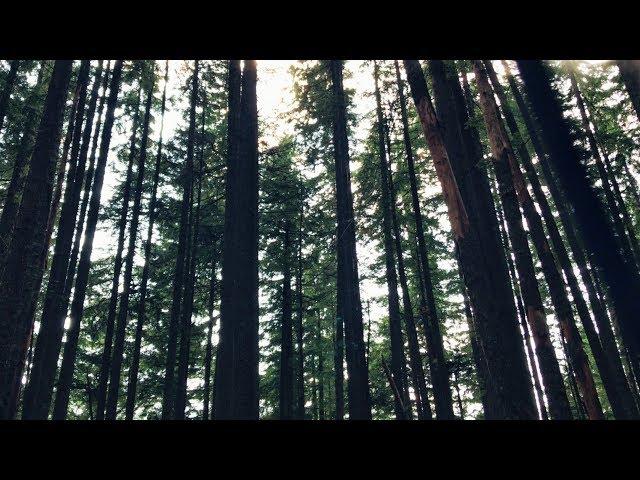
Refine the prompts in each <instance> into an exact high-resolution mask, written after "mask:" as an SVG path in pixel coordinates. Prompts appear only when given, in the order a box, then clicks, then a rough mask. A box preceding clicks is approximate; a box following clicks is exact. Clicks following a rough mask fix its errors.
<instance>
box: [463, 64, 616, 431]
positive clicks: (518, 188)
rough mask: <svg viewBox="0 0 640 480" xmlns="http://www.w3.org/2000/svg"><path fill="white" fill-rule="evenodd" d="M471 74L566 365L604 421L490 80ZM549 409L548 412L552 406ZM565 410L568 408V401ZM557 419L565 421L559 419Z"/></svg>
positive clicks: (592, 411)
mask: <svg viewBox="0 0 640 480" xmlns="http://www.w3.org/2000/svg"><path fill="white" fill-rule="evenodd" d="M473 70H474V73H475V77H476V81H477V84H478V90H479V94H480V95H479V97H480V105H481V107H482V114H483V117H484V120H485V124H486V127H487V133H488V136H489V144H490V146H491V151H492V153H493V156H494V161H495V165H496V170H498V167H499V168H505V169H507V170H508V171H510V173H511V175H510V176H509V177H510V178H511V185H512V187H511V186H509V187H508V188H514V189H515V193H516V197H517V199H518V202H519V203H520V206H521V207H522V211H523V213H524V216H525V218H526V220H527V225H528V227H529V232H530V234H531V240H532V243H533V245H534V247H535V249H536V252H537V254H538V258H539V259H540V263H541V264H542V271H543V273H544V277H545V279H546V281H547V284H548V286H549V293H550V295H551V301H552V303H553V306H554V310H555V315H556V319H557V320H558V323H559V324H560V330H561V333H562V335H563V336H564V338H565V341H566V342H567V352H568V354H569V361H570V362H572V366H573V367H574V371H575V374H576V381H577V383H578V387H579V388H580V392H581V394H582V395H583V398H584V401H585V405H586V407H587V412H588V415H589V418H590V419H594V420H595V419H601V418H603V413H602V406H601V405H600V400H599V399H598V393H597V391H596V388H595V383H594V380H593V375H592V373H591V369H590V367H589V360H588V357H587V355H586V353H585V351H584V348H583V345H582V339H581V337H580V333H579V331H578V329H577V326H576V324H575V320H574V318H573V312H572V311H571V304H570V303H569V299H568V297H567V292H566V290H565V286H564V282H563V279H562V276H561V274H560V271H559V270H558V267H557V265H556V263H555V259H554V258H553V254H552V253H551V249H550V247H549V244H548V242H547V238H546V235H545V232H544V228H543V226H542V220H541V218H540V215H539V214H538V212H537V211H536V209H535V206H534V204H533V200H532V199H531V196H530V195H529V192H528V190H527V187H526V185H525V182H524V178H523V176H522V172H521V171H520V166H519V165H518V162H517V160H516V158H515V155H514V153H513V148H512V147H511V142H510V140H509V137H508V136H507V132H506V130H505V128H504V125H503V123H502V119H501V118H500V113H499V112H498V107H497V105H496V103H495V99H494V97H493V92H492V91H491V86H490V85H489V79H488V78H487V75H486V72H485V70H484V68H483V66H482V63H481V62H480V61H479V60H474V62H473ZM505 175H506V174H505ZM535 335H537V332H535V331H534V336H535ZM543 375H544V374H543ZM558 387H560V386H558ZM550 395H558V392H557V391H549V389H548V391H547V396H550ZM565 397H566V393H565ZM549 407H550V409H551V404H550V405H549ZM566 407H567V408H568V401H567V404H566ZM554 409H555V408H554ZM561 414H566V412H557V411H556V413H553V412H552V416H553V417H554V418H556V415H561ZM557 418H567V417H559V416H558V417H557Z"/></svg>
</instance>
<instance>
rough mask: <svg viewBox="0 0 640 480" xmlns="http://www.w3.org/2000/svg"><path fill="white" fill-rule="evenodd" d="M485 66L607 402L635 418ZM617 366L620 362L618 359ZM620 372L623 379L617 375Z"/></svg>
mask: <svg viewBox="0 0 640 480" xmlns="http://www.w3.org/2000/svg"><path fill="white" fill-rule="evenodd" d="M484 64H485V66H486V68H487V73H488V74H489V78H490V79H491V83H492V84H493V88H494V91H495V93H496V94H497V96H498V99H499V100H500V104H501V110H502V113H503V115H504V118H505V121H506V123H507V126H508V127H509V130H510V131H511V134H512V136H513V139H514V142H515V144H516V147H517V151H518V155H519V157H520V160H521V161H522V163H523V166H524V169H525V172H526V174H527V178H528V180H529V184H530V185H531V188H532V190H533V194H534V196H535V199H536V201H537V203H538V206H539V207H540V211H541V212H542V217H543V218H544V221H545V224H546V226H547V232H548V233H549V237H550V239H551V244H552V246H553V251H554V253H555V254H556V258H557V259H558V262H559V264H560V267H561V268H562V271H563V272H564V274H565V277H566V279H567V283H568V285H569V289H570V291H571V295H572V297H573V302H574V304H575V306H576V310H577V312H578V316H579V317H580V321H581V322H582V325H583V327H584V330H585V333H586V335H587V340H588V342H589V347H590V348H591V352H592V353H593V356H594V359H595V361H596V366H597V367H598V371H599V372H600V376H601V377H602V381H603V384H604V386H605V390H606V393H607V397H608V398H609V402H610V404H611V407H612V409H613V412H614V415H615V416H616V418H622V419H624V418H633V417H635V416H637V414H638V413H637V411H636V407H635V404H634V401H633V397H632V396H631V392H630V391H629V389H628V387H627V384H626V379H625V378H624V372H622V370H621V369H620V370H617V369H616V366H615V363H616V362H615V360H614V359H608V358H607V357H606V356H605V353H604V351H603V345H602V344H601V341H600V338H599V337H598V333H597V332H596V330H595V328H594V325H593V323H592V319H591V315H590V314H589V309H588V307H587V304H586V302H585V299H584V297H583V294H582V291H581V290H580V287H579V284H578V279H577V278H576V275H575V274H574V272H573V266H572V263H571V260H570V259H569V253H568V252H567V249H566V247H565V245H564V243H563V241H562V237H561V236H560V232H559V230H558V226H557V224H556V221H555V219H554V217H553V214H552V212H551V207H550V205H549V202H548V201H547V198H546V197H545V195H544V192H543V191H542V186H541V184H540V180H539V178H538V175H537V173H536V171H535V167H534V166H533V162H532V161H531V156H530V155H529V151H528V150H527V148H526V145H525V143H524V140H523V138H522V136H521V135H520V131H519V129H518V125H517V123H516V120H515V117H514V116H513V113H512V112H511V109H510V108H509V104H508V102H507V97H506V95H505V92H504V90H503V88H502V85H501V84H500V82H499V81H498V78H497V75H496V73H495V71H494V70H493V66H492V65H491V62H490V61H488V60H485V61H484ZM536 142H537V140H536ZM542 156H544V155H542ZM587 273H588V272H587ZM594 316H595V315H594ZM616 357H617V355H616ZM617 363H619V360H618V362H617ZM620 366H621V365H620ZM621 373H622V376H620V374H621Z"/></svg>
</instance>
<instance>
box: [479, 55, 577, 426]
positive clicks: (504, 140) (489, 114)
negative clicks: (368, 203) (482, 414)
mask: <svg viewBox="0 0 640 480" xmlns="http://www.w3.org/2000/svg"><path fill="white" fill-rule="evenodd" d="M473 67H474V74H475V78H476V82H477V85H478V91H479V97H480V106H481V109H482V114H483V117H484V120H485V124H486V126H487V133H488V136H489V144H490V146H491V152H492V155H493V161H494V162H493V165H494V170H495V174H496V179H497V181H498V189H499V193H500V198H501V200H502V208H503V211H504V215H505V219H506V221H507V227H508V231H509V237H510V240H511V247H512V248H513V253H514V256H515V266H516V270H517V272H518V281H519V284H520V292H521V294H522V300H523V302H524V308H525V315H526V319H527V321H528V323H529V325H530V327H531V332H532V333H533V340H534V343H535V346H536V355H537V357H538V360H539V364H540V370H541V372H542V379H543V382H544V386H545V391H546V393H547V398H548V399H549V411H550V413H551V418H553V419H557V420H568V419H571V408H570V406H569V399H568V398H567V393H566V391H565V388H564V381H563V379H562V374H561V372H560V366H559V364H558V360H557V358H556V355H555V350H554V347H553V344H552V343H551V337H550V335H549V328H548V326H547V322H546V314H545V311H544V306H543V304H542V297H541V295H540V290H539V289H538V283H537V280H536V276H535V268H534V264H533V256H532V255H531V251H530V249H529V242H528V240H527V234H526V233H525V230H524V226H523V224H522V216H521V214H520V207H519V202H520V203H521V204H523V210H524V212H525V216H526V218H527V225H528V226H529V229H530V231H531V230H532V225H531V223H532V222H531V219H530V212H528V210H527V207H525V206H524V204H525V202H529V204H530V206H531V207H532V206H533V204H532V202H531V199H530V198H524V197H526V196H527V195H528V194H527V193H525V192H522V191H521V190H522V188H523V187H524V182H523V180H522V179H521V178H520V177H521V174H520V171H519V166H518V165H516V164H515V162H516V160H515V157H514V155H513V152H512V151H511V144H510V142H509V140H508V137H507V136H506V132H505V131H504V128H503V125H502V122H501V119H500V117H499V113H498V110H497V105H496V104H495V101H494V99H493V92H492V91H491V87H490V86H489V80H488V78H487V76H486V73H485V71H484V69H482V66H481V64H480V62H479V61H478V60H474V65H473ZM516 169H517V171H515V172H514V170H516ZM520 182H522V183H521V184H520ZM524 188H525V189H526V187H524ZM528 213H529V214H528ZM540 226H541V224H540ZM538 233H540V232H538ZM532 239H533V243H534V244H535V245H536V247H537V244H536V238H534V234H533V232H532ZM537 251H538V250H537ZM538 256H539V257H540V259H541V261H544V258H543V257H542V256H541V255H540V253H539V252H538ZM547 260H548V259H547ZM551 260H553V259H551ZM543 265H544V264H543ZM553 267H554V268H555V265H554V266H553ZM543 268H544V267H543ZM515 281H516V279H515V278H514V282H515ZM550 288H552V287H551V286H550ZM562 288H564V286H562ZM554 305H555V303H554ZM569 308H570V307H569ZM569 313H570V310H569ZM556 315H557V316H559V315H560V313H559V312H556ZM560 322H561V324H562V319H560Z"/></svg>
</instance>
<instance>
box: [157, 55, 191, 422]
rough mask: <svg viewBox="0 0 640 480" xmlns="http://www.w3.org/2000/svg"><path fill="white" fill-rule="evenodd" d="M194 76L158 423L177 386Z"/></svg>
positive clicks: (169, 409) (170, 408)
mask: <svg viewBox="0 0 640 480" xmlns="http://www.w3.org/2000/svg"><path fill="white" fill-rule="evenodd" d="M198 73H199V62H198V61H197V60H196V61H195V62H194V69H193V74H192V77H191V100H190V102H191V105H190V110H189V131H188V138H187V158H186V161H185V164H184V167H183V170H182V204H181V207H180V231H179V236H178V253H177V258H176V266H175V269H174V274H173V291H172V299H171V316H170V319H169V338H168V341H167V357H166V364H165V374H164V386H163V395H162V419H163V420H169V419H173V418H174V415H175V414H176V413H177V412H175V410H174V408H175V402H176V391H177V382H176V379H175V374H176V357H177V350H178V336H179V334H180V330H183V329H181V328H180V312H181V308H182V306H183V305H182V303H183V294H184V291H183V290H184V284H185V278H186V277H187V276H188V275H185V266H186V267H187V274H188V268H189V266H188V265H189V264H188V260H187V259H188V249H187V244H188V243H189V242H190V238H191V237H190V235H191V234H190V229H191V218H190V207H191V199H192V196H193V195H192V190H193V149H194V142H195V133H196V104H197V101H198Z"/></svg>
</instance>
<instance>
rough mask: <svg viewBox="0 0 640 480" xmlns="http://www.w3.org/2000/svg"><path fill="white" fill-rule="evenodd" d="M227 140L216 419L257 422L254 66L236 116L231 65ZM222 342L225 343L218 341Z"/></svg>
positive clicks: (235, 75) (235, 76) (248, 64)
mask: <svg viewBox="0 0 640 480" xmlns="http://www.w3.org/2000/svg"><path fill="white" fill-rule="evenodd" d="M230 65H231V69H230V70H231V71H230V82H229V83H230V93H232V94H233V95H230V99H229V103H230V106H232V108H230V113H229V116H230V119H233V120H234V121H233V122H231V125H230V128H229V133H230V137H231V138H232V141H231V142H230V145H229V150H230V151H229V157H228V159H227V162H228V163H227V168H228V170H227V190H226V202H227V203H226V207H225V227H224V248H223V262H222V270H223V271H222V292H221V293H222V297H221V298H222V301H221V306H220V313H221V342H220V346H219V349H218V358H217V360H216V388H217V389H218V390H217V391H216V418H220V419H257V418H258V216H257V214H258V113H257V98H256V81H257V72H256V61H255V60H245V65H244V71H243V74H242V94H241V96H240V102H239V115H238V116H237V117H236V116H235V115H236V114H235V111H236V108H237V105H238V103H237V93H238V85H237V82H238V80H239V71H237V69H238V68H239V66H238V65H237V63H236V62H234V61H232V62H230ZM223 337H224V338H223Z"/></svg>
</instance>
